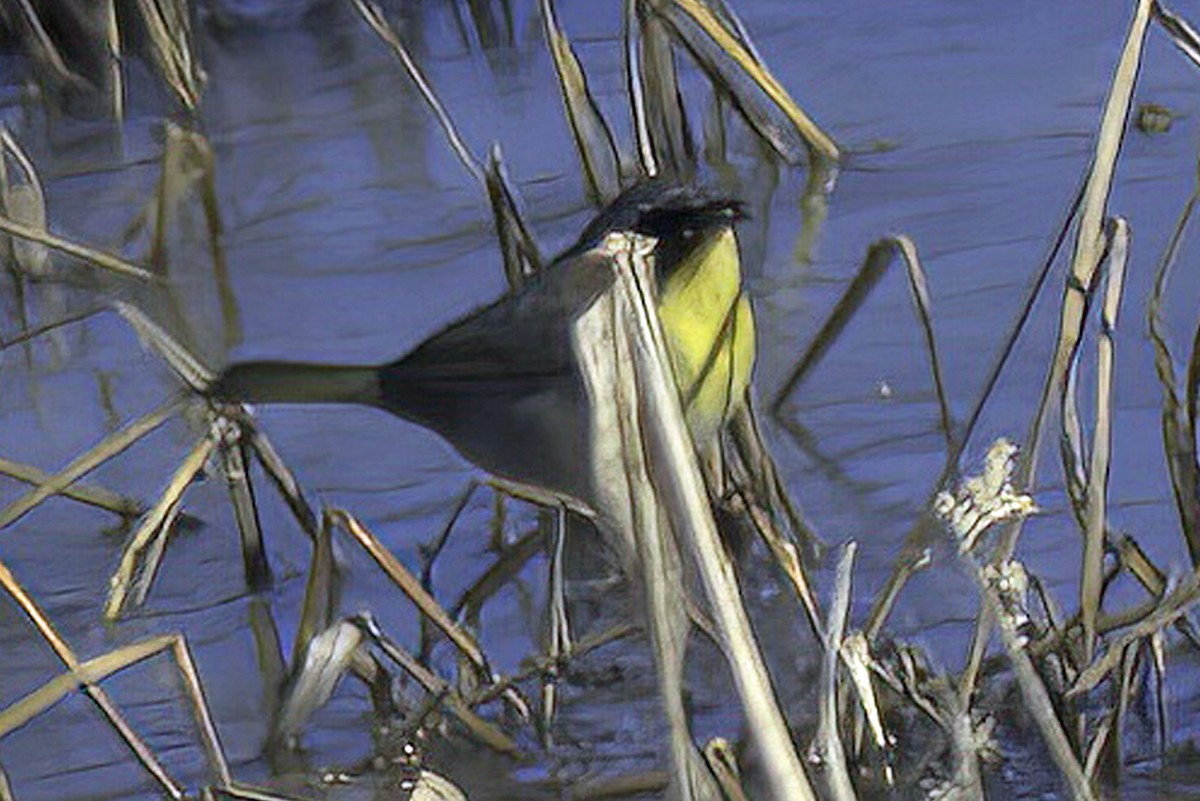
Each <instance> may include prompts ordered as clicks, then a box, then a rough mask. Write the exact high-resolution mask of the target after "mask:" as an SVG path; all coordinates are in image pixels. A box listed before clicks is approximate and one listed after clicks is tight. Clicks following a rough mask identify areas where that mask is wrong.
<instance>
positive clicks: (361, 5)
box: [351, 0, 486, 186]
mask: <svg viewBox="0 0 1200 801" xmlns="http://www.w3.org/2000/svg"><path fill="white" fill-rule="evenodd" d="M351 2H352V3H354V7H355V9H357V10H358V13H359V14H360V15H361V16H362V18H363V20H364V21H366V23H367V24H368V25H370V26H371V30H373V31H375V33H376V35H377V36H379V38H380V39H382V40H383V42H384V44H386V45H387V46H388V47H389V48H391V50H392V52H393V53H395V55H396V57H397V58H398V59H400V63H401V64H402V65H403V66H404V71H405V72H407V73H408V77H409V78H411V79H412V82H413V83H414V84H416V86H417V91H419V92H420V93H421V97H422V98H423V99H424V100H425V103H426V105H428V106H429V110H430V111H432V112H433V116H434V117H436V118H437V121H438V124H439V125H440V126H441V127H442V132H443V133H444V134H445V135H446V139H447V140H448V141H449V143H450V148H451V150H453V151H454V155H456V156H458V160H459V161H460V162H462V165H463V167H465V168H466V170H467V172H469V173H471V176H472V177H473V178H475V180H476V181H478V182H479V183H480V185H481V186H482V185H484V184H485V183H486V179H485V176H484V170H483V166H482V165H481V164H480V163H479V161H478V160H476V158H475V156H473V155H472V154H471V149H470V148H469V147H467V143H466V142H464V141H463V139H462V136H460V135H459V133H458V129H457V128H456V127H455V126H454V120H452V119H451V118H450V114H449V112H447V111H446V108H445V106H443V105H442V101H440V100H438V97H437V94H436V93H435V92H434V91H433V87H432V86H431V85H430V84H429V81H428V79H426V77H425V73H423V72H422V71H421V68H420V67H419V66H417V62H416V61H415V60H414V59H413V57H412V55H411V54H410V53H409V52H408V48H407V47H405V45H404V42H402V41H401V40H400V37H399V36H397V35H396V32H395V31H394V30H392V26H391V25H389V24H388V21H387V19H386V18H385V17H384V16H383V12H382V11H381V10H380V9H379V7H378V6H377V5H375V4H374V3H372V2H369V0H351Z"/></svg>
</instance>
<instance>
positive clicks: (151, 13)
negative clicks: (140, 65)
mask: <svg viewBox="0 0 1200 801" xmlns="http://www.w3.org/2000/svg"><path fill="white" fill-rule="evenodd" d="M137 7H138V11H140V12H141V18H142V22H143V23H144V24H145V26H146V33H147V34H148V35H149V39H150V44H151V49H152V51H153V53H154V60H155V62H156V63H157V64H158V69H159V72H161V73H162V78H163V80H164V81H166V83H167V85H168V86H169V87H171V91H173V92H174V93H175V96H176V98H178V100H179V102H180V103H181V104H182V105H183V107H184V108H185V109H187V110H188V111H195V110H196V107H197V106H198V105H199V104H200V92H201V91H202V90H203V88H204V82H205V76H204V70H202V69H201V68H200V64H199V62H198V61H197V60H196V55H195V45H194V43H193V40H192V27H191V20H190V14H191V11H190V9H189V8H188V4H187V2H186V0H137Z"/></svg>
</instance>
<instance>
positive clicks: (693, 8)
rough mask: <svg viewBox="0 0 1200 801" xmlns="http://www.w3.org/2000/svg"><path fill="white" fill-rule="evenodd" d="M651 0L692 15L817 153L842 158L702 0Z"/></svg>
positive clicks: (828, 158)
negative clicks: (669, 4) (670, 4)
mask: <svg viewBox="0 0 1200 801" xmlns="http://www.w3.org/2000/svg"><path fill="white" fill-rule="evenodd" d="M652 2H653V4H654V5H655V7H658V6H661V5H662V4H664V3H673V4H674V5H675V6H676V7H678V8H679V9H680V10H681V11H682V12H683V13H685V14H687V15H688V16H689V17H691V18H692V20H693V21H694V22H695V23H696V24H697V25H699V26H700V28H701V29H702V30H703V31H704V32H705V33H706V34H707V35H708V36H709V37H710V38H711V39H712V40H713V41H714V42H716V43H717V45H718V46H719V47H720V48H721V49H722V50H724V51H725V53H726V54H727V55H728V56H729V57H730V58H732V59H733V60H734V61H735V62H737V65H738V66H739V67H741V69H742V70H743V71H744V72H745V73H746V74H747V75H748V76H750V78H751V79H752V80H754V82H755V83H757V84H758V86H759V87H760V88H761V89H762V90H763V92H764V93H766V95H767V97H769V98H770V99H771V101H772V102H773V103H775V105H776V106H777V107H778V108H779V110H780V111H782V112H783V113H784V115H786V116H787V118H788V120H789V121H790V122H791V123H792V125H794V126H795V128H796V131H797V132H798V133H799V134H800V136H801V137H802V138H803V139H804V141H805V142H806V143H807V144H808V146H809V149H810V150H811V151H812V152H813V154H814V155H816V156H818V157H819V158H820V159H822V160H825V161H830V162H836V161H838V160H839V159H840V158H841V153H840V152H839V150H838V146H837V144H836V143H834V141H833V139H831V138H830V137H829V135H828V134H826V133H825V132H824V131H822V130H821V129H820V127H819V126H818V125H817V124H816V123H815V122H813V121H812V119H811V118H810V117H809V116H808V115H807V114H805V113H804V111H803V110H801V109H800V107H799V106H797V105H796V101H794V100H793V99H792V98H791V96H790V95H789V94H788V92H787V90H786V89H784V88H783V86H781V85H780V84H779V81H777V80H776V79H775V76H774V75H772V74H771V73H770V71H769V70H767V68H766V66H765V65H763V64H762V63H761V62H759V61H758V60H756V59H755V58H754V56H753V54H751V53H750V52H749V51H748V50H747V49H746V48H745V47H744V46H743V45H742V43H741V42H740V41H739V40H738V38H737V37H736V36H735V35H734V34H732V33H730V31H729V29H728V28H726V27H725V24H724V23H723V22H722V21H721V20H720V19H719V18H718V17H717V16H716V15H714V14H713V12H712V11H711V10H709V8H708V7H707V6H705V5H704V4H703V3H701V2H700V1H699V0H652Z"/></svg>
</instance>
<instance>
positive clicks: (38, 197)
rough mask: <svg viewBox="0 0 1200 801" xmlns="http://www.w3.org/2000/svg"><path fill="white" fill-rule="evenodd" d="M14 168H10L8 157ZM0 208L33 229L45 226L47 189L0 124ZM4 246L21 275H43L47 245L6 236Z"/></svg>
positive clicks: (31, 164)
mask: <svg viewBox="0 0 1200 801" xmlns="http://www.w3.org/2000/svg"><path fill="white" fill-rule="evenodd" d="M10 160H11V161H12V166H13V167H14V168H15V170H13V169H10V168H9V164H8V162H9V161H10ZM0 212H3V213H4V214H6V215H8V216H9V217H11V218H12V219H13V220H15V221H16V222H18V223H21V224H23V225H26V226H28V227H30V228H33V229H35V230H41V231H44V230H46V193H45V191H44V190H43V189H42V182H41V180H40V179H39V178H38V174H37V170H36V169H35V168H34V166H33V161H32V160H31V159H30V158H29V156H28V155H27V154H26V153H25V151H24V149H22V147H21V145H20V144H19V143H18V142H17V140H16V138H14V137H13V135H12V134H11V133H9V131H8V129H7V128H6V127H4V126H3V125H0ZM5 246H6V247H5V250H6V251H7V256H8V257H9V258H10V259H11V264H12V266H13V268H14V269H15V270H16V271H17V272H19V273H22V274H24V275H27V276H30V277H33V278H40V277H42V276H45V275H46V273H47V271H48V269H49V264H50V253H49V252H48V251H47V250H46V246H45V245H43V244H41V243H39V242H31V241H29V240H23V239H16V238H6V241H5Z"/></svg>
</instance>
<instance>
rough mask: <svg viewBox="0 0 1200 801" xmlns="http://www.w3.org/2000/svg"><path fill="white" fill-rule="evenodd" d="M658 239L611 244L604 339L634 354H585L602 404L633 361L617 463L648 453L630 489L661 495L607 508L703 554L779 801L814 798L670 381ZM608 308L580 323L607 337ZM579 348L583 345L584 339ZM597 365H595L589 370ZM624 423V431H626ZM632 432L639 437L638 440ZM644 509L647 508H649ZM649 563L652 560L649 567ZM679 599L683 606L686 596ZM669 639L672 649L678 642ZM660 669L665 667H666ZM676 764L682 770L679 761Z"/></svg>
mask: <svg viewBox="0 0 1200 801" xmlns="http://www.w3.org/2000/svg"><path fill="white" fill-rule="evenodd" d="M652 246H653V242H652V241H647V240H646V239H645V238H644V237H640V236H629V235H624V234H616V235H612V236H610V238H609V239H608V240H606V243H605V244H604V246H603V250H602V252H603V253H604V254H605V257H606V258H607V259H609V260H610V261H611V264H612V266H613V269H614V270H615V273H616V278H617V281H616V284H615V285H614V288H613V292H612V293H610V295H611V296H612V305H611V307H610V308H609V309H607V316H608V317H609V318H610V319H611V320H613V321H614V322H613V323H610V324H609V326H608V328H607V331H608V334H607V336H608V339H607V340H605V339H603V338H601V340H600V342H601V343H603V342H605V341H607V342H609V343H615V344H616V346H617V347H618V348H619V349H623V350H625V352H626V353H628V355H629V356H631V357H632V359H631V360H630V361H624V360H621V359H619V358H618V357H619V356H620V355H621V354H620V350H618V351H617V352H616V353H614V352H613V350H612V348H613V344H609V345H608V353H609V356H608V358H609V359H616V364H615V365H613V364H611V363H610V365H609V366H608V367H607V368H604V367H603V364H602V363H600V368H601V369H599V370H597V360H598V359H600V358H602V357H604V354H605V346H604V345H603V344H599V343H596V344H594V345H593V346H592V351H591V354H590V357H591V358H588V359H585V358H584V357H583V355H582V354H581V361H582V362H584V363H585V364H590V365H591V366H590V368H587V369H585V375H588V378H587V381H588V384H589V386H590V387H591V388H592V396H593V400H594V401H598V399H602V398H603V397H604V392H606V391H607V392H611V391H612V390H611V389H605V387H606V385H605V384H602V383H598V382H597V381H596V379H597V378H600V379H604V378H605V377H606V376H612V375H620V371H621V370H625V371H628V370H629V368H630V367H632V368H633V372H632V375H631V376H630V378H632V379H634V381H635V382H636V383H635V384H634V387H635V400H636V403H635V404H634V405H632V406H630V405H629V404H627V403H622V404H618V405H617V409H619V410H622V411H623V412H624V413H625V414H624V415H617V414H614V415H613V416H614V418H615V419H617V420H621V421H622V422H623V423H624V425H625V426H629V425H630V424H636V428H634V429H632V430H628V429H627V430H628V433H627V435H626V437H627V438H626V440H625V441H624V442H623V443H622V451H623V452H624V454H623V460H622V461H621V462H618V463H617V464H618V465H625V466H628V463H627V460H628V459H629V458H630V454H631V453H641V454H644V458H645V467H646V470H647V471H648V475H649V478H650V480H649V481H648V482H646V483H645V484H637V485H632V486H630V485H627V486H630V489H631V490H634V491H641V490H642V489H644V488H648V489H651V490H652V491H653V492H654V494H655V495H656V496H657V498H656V499H645V500H650V501H652V503H651V505H649V506H643V505H642V503H643V502H644V501H643V500H638V499H637V498H636V496H635V495H634V492H632V491H631V492H630V493H629V496H628V498H629V499H632V500H634V501H635V503H633V505H632V506H626V507H625V508H626V509H628V511H626V512H622V511H621V507H620V506H619V505H616V504H615V503H611V502H610V504H609V509H607V510H606V511H607V512H608V513H609V514H610V515H612V516H613V517H612V519H614V520H624V521H625V525H629V526H630V527H631V529H632V534H633V536H634V537H647V536H649V535H651V534H653V533H654V529H655V528H657V529H658V531H659V532H660V535H659V536H660V537H661V536H662V535H665V534H666V533H667V531H673V532H674V535H675V537H676V538H677V539H678V540H679V546H678V548H679V551H682V552H685V553H687V554H689V555H691V556H692V557H693V558H694V559H695V564H696V568H697V572H698V574H699V576H700V579H701V584H702V586H703V587H704V589H705V594H706V595H707V597H708V601H709V605H710V606H711V608H712V610H713V617H714V622H715V624H716V627H717V630H718V631H719V632H720V636H721V644H722V648H723V650H724V652H725V656H726V659H727V660H728V661H729V664H730V667H731V670H732V673H733V679H734V685H735V687H736V688H737V691H738V694H739V697H740V698H741V701H742V706H743V709H744V711H745V714H746V717H747V727H748V729H749V731H750V732H751V737H752V738H753V739H754V742H755V744H756V747H757V748H758V749H759V752H760V754H761V755H762V757H763V764H764V766H765V772H766V784H767V787H768V789H769V793H770V795H771V796H772V797H774V798H777V799H789V801H790V799H797V800H798V801H803V799H811V798H813V797H814V796H813V792H812V788H811V786H810V785H809V783H808V779H807V777H806V776H805V775H804V771H803V769H802V768H801V765H800V759H799V757H798V756H797V754H796V750H795V746H794V744H793V743H792V741H791V737H790V735H789V733H788V729H787V725H786V723H785V722H784V718H783V715H782V712H781V711H780V709H779V707H778V704H777V702H776V700H775V697H774V693H773V690H772V687H771V681H770V678H769V676H768V674H767V671H766V668H765V666H764V664H763V661H762V657H761V653H760V650H759V647H758V643H757V641H756V640H755V638H754V634H753V631H752V629H751V627H750V624H749V620H748V618H747V616H746V611H745V607H744V606H743V604H742V600H741V594H740V591H739V589H738V586H737V580H736V577H735V575H734V571H733V566H732V565H731V564H730V562H729V558H728V555H727V554H726V553H725V551H724V549H723V546H722V545H721V543H720V538H719V536H718V534H717V530H716V524H715V522H714V521H713V518H712V511H711V508H710V506H709V501H708V495H707V490H706V488H705V485H704V480H703V477H702V474H701V471H700V466H699V462H698V459H697V455H696V451H695V446H694V445H693V443H692V440H691V436H690V434H689V433H688V430H687V425H686V423H685V422H684V419H683V413H682V406H681V399H680V397H679V392H678V390H677V388H676V385H675V383H674V381H673V380H672V379H671V378H670V376H671V372H670V371H671V369H672V368H671V366H670V360H669V358H668V357H667V355H666V346H665V340H664V336H663V333H662V329H661V325H660V323H659V320H658V316H657V314H655V312H654V308H655V306H654V300H653V298H652V296H651V294H650V293H651V292H652V291H653V290H652V289H651V287H652V286H653V285H654V282H653V279H652V272H651V270H650V267H649V265H648V264H647V262H646V256H647V254H648V253H649V250H650V248H652ZM604 297H609V295H606V296H604ZM593 311H595V312H596V314H595V315H593ZM605 311H606V310H605V309H604V308H603V307H602V306H601V304H597V305H596V306H595V307H593V310H590V311H589V312H588V314H585V315H584V317H583V318H581V322H584V321H587V320H589V319H590V320H591V323H590V324H591V325H592V326H593V327H597V330H596V331H594V332H593V333H601V334H603V332H604V331H605V327H604V326H603V316H605ZM613 315H615V316H613ZM585 324H586V323H585ZM597 324H600V325H599V326H598V325H597ZM575 336H576V338H577V339H580V338H581V337H582V333H581V332H580V331H578V330H577V331H576V334H575ZM622 343H625V344H623V345H622ZM576 349H577V352H578V350H579V349H580V345H579V344H577V345H576ZM589 369H590V370H591V371H592V372H591V373H590V374H589V373H588V370H589ZM626 381H627V382H628V379H626ZM615 430H617V431H620V430H621V428H619V427H618V428H616V429H615ZM628 434H633V435H634V437H633V438H629V436H628ZM612 478H613V480H614V481H621V480H622V479H621V478H620V477H618V476H612ZM630 478H632V476H629V475H628V474H626V476H625V480H626V481H628V480H629V479H630ZM614 500H615V499H614ZM629 502H630V501H629V500H627V501H626V503H629ZM639 509H641V510H642V512H641V513H640V514H639ZM660 514H661V516H662V517H661V519H660ZM639 529H642V530H640V531H639ZM656 547H657V548H659V549H661V550H662V551H663V552H664V553H666V554H669V553H670V552H671V549H670V548H668V547H667V546H666V544H665V542H663V541H662V540H661V539H660V544H659V545H658V546H656ZM642 569H643V570H645V569H646V567H645V566H644V565H643V568H642ZM647 579H648V580H651V581H659V580H661V578H660V577H657V576H654V575H653V574H648V575H647ZM675 603H676V605H677V606H678V605H679V604H678V601H675ZM664 645H666V647H667V648H670V647H671V646H670V645H669V643H664ZM659 668H660V670H661V669H662V665H660V666H659ZM664 700H667V699H664ZM676 767H677V775H678V773H679V769H680V766H678V765H677V766H676Z"/></svg>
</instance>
